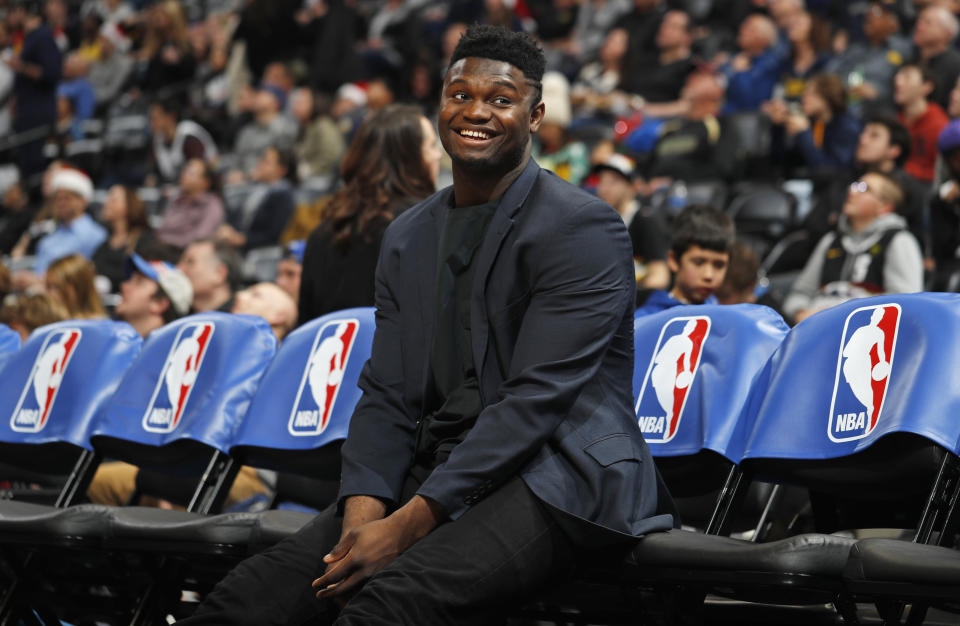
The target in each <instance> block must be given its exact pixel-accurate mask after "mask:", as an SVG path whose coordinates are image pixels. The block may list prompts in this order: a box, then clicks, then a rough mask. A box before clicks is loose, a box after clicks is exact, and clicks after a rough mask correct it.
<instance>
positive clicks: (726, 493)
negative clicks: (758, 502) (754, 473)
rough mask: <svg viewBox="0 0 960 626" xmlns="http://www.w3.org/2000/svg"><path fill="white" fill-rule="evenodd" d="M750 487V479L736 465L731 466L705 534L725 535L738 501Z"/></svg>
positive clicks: (737, 506)
mask: <svg viewBox="0 0 960 626" xmlns="http://www.w3.org/2000/svg"><path fill="white" fill-rule="evenodd" d="M749 486H750V477H749V476H748V475H747V474H746V473H745V472H744V471H743V470H741V469H740V468H739V467H737V466H736V465H733V466H731V468H730V472H729V473H728V474H727V480H726V481H725V482H724V484H723V487H722V488H721V489H720V495H719V496H718V497H717V504H716V506H715V507H714V509H713V513H712V514H711V516H710V521H709V522H708V523H707V530H706V534H708V535H726V534H728V532H727V531H728V529H729V528H730V524H731V523H732V522H733V512H734V511H736V510H737V509H738V508H739V504H740V501H742V500H743V498H744V496H745V495H746V493H747V487H749Z"/></svg>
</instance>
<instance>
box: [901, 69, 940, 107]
mask: <svg viewBox="0 0 960 626" xmlns="http://www.w3.org/2000/svg"><path fill="white" fill-rule="evenodd" d="M911 69H912V70H916V71H918V72H920V80H921V81H923V82H924V83H930V84H931V85H933V90H932V91H931V92H930V93H931V95H932V94H933V92H934V91H936V90H937V86H938V85H939V84H940V81H939V79H938V78H937V75H936V74H935V73H934V72H933V70H931V69H930V67H929V66H928V65H927V64H926V63H904V64H903V65H901V66H900V67H899V68H897V74H899V73H900V72H903V71H904V70H911ZM927 99H930V96H927Z"/></svg>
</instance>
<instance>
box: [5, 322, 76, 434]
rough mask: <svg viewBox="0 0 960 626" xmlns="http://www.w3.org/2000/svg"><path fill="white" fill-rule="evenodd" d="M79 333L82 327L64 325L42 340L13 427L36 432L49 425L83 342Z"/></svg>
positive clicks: (21, 396)
mask: <svg viewBox="0 0 960 626" xmlns="http://www.w3.org/2000/svg"><path fill="white" fill-rule="evenodd" d="M80 335H81V332H80V329H79V328H65V329H62V330H57V331H54V332H52V333H50V334H48V335H47V338H46V339H44V340H43V345H42V346H41V347H40V352H38V353H37V360H36V361H34V362H33V369H31V370H30V377H29V378H28V379H27V384H26V385H24V387H23V392H22V393H21V394H20V400H19V401H18V402H17V408H15V409H14V410H13V416H11V418H10V428H11V429H12V430H14V431H16V432H20V433H36V432H40V431H41V430H43V427H44V426H46V425H47V420H48V419H49V418H50V411H52V410H53V403H54V401H55V400H56V399H57V392H58V391H60V384H61V383H62V382H63V376H64V374H66V372H67V366H68V365H69V364H70V358H71V357H72V356H73V353H74V352H76V351H77V344H79V343H80Z"/></svg>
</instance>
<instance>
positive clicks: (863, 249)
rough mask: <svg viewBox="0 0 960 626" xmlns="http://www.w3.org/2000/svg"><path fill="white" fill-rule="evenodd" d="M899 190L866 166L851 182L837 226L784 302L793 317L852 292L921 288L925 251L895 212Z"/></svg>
mask: <svg viewBox="0 0 960 626" xmlns="http://www.w3.org/2000/svg"><path fill="white" fill-rule="evenodd" d="M902 201H903V191H902V190H901V189H900V186H899V185H898V184H897V181H895V180H894V179H893V178H891V177H890V176H887V175H886V174H881V173H880V172H869V173H867V174H864V175H863V177H862V178H861V179H860V180H858V181H856V182H854V183H853V184H851V185H850V191H849V193H848V195H847V200H846V202H845V203H844V205H843V217H842V218H841V219H840V223H839V225H838V227H837V229H836V230H835V231H834V232H832V233H828V234H826V235H824V237H823V238H822V239H821V240H820V242H819V243H818V244H817V247H816V248H815V249H814V251H813V254H812V255H811V256H810V259H809V260H808V261H807V264H806V266H804V268H803V271H802V272H801V274H800V276H799V277H798V278H797V281H796V282H795V283H794V285H793V288H792V289H791V290H790V293H789V294H788V295H787V298H786V300H785V301H784V303H783V310H784V313H786V314H787V315H788V316H791V317H792V318H793V320H794V321H795V322H796V323H800V322H802V321H803V320H804V319H806V318H807V317H809V316H810V315H812V314H813V313H815V312H817V311H819V310H822V309H825V308H827V307H830V306H833V305H836V304H839V303H841V302H845V301H847V300H850V299H851V298H857V297H863V296H869V295H875V294H879V293H912V292H915V291H920V290H921V289H923V255H922V254H921V252H920V246H919V244H918V243H917V240H916V238H915V237H914V236H913V235H912V234H910V232H908V231H907V230H906V220H904V219H903V218H902V217H900V216H899V215H897V214H896V213H895V210H896V209H897V207H899V205H900V203H901V202H902Z"/></svg>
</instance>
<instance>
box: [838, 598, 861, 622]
mask: <svg viewBox="0 0 960 626" xmlns="http://www.w3.org/2000/svg"><path fill="white" fill-rule="evenodd" d="M833 606H834V608H835V609H836V610H837V613H839V614H840V618H841V619H842V620H843V623H844V624H859V623H860V617H859V616H858V615H857V603H856V602H854V601H853V600H852V599H851V598H850V596H848V595H846V594H844V593H839V594H837V597H836V598H834V600H833Z"/></svg>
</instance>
